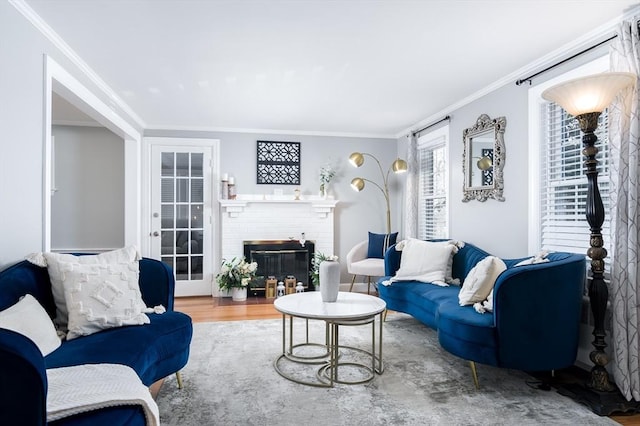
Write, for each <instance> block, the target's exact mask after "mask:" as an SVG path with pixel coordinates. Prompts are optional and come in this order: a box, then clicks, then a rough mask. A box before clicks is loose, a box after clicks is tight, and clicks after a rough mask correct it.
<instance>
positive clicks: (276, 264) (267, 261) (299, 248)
mask: <svg viewBox="0 0 640 426" xmlns="http://www.w3.org/2000/svg"><path fill="white" fill-rule="evenodd" d="M243 246H244V257H245V258H246V259H247V260H248V261H249V262H256V263H257V264H258V269H257V272H256V279H255V280H254V282H253V283H252V284H251V290H250V291H252V292H254V293H256V295H257V294H258V293H260V294H261V295H266V296H270V294H269V293H266V281H267V280H268V279H269V278H270V277H275V279H276V281H278V282H280V281H282V282H285V280H287V278H289V280H290V279H291V276H293V277H295V282H296V283H297V282H301V283H302V286H303V287H304V289H305V291H308V290H314V289H315V288H314V286H313V283H312V281H311V272H312V268H313V265H312V260H313V256H314V254H315V242H314V241H309V240H306V241H299V240H261V241H243ZM265 293H266V294H265Z"/></svg>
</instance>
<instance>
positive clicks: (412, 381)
mask: <svg viewBox="0 0 640 426" xmlns="http://www.w3.org/2000/svg"><path fill="white" fill-rule="evenodd" d="M295 321H296V322H295V323H294V330H295V331H296V337H297V338H298V339H302V338H303V335H302V334H301V333H299V332H303V331H304V321H303V320H299V319H298V320H295ZM323 324H324V323H322V322H319V321H310V328H311V332H310V336H311V339H310V340H312V341H317V342H323V341H324V325H323ZM281 333H282V320H254V321H234V322H215V323H197V324H194V336H193V342H192V344H191V357H190V360H189V363H188V364H187V366H186V367H185V368H184V370H183V371H182V376H183V380H184V389H182V390H179V389H177V385H176V381H175V376H172V377H170V378H168V379H167V380H166V381H165V383H164V385H163V386H162V389H161V390H160V393H159V395H158V398H157V402H158V405H159V408H160V418H161V422H162V424H163V425H176V426H177V425H180V426H185V425H539V424H543V425H576V424H582V425H608V424H617V423H616V422H614V421H612V420H610V419H609V418H607V417H599V416H597V415H595V414H593V413H592V412H591V411H590V410H589V409H588V408H587V407H585V406H582V405H580V404H578V403H576V402H574V401H572V400H571V399H569V398H566V397H564V396H562V395H560V394H558V393H557V392H555V391H553V390H551V391H544V390H539V389H536V388H534V387H531V386H529V385H528V384H527V382H528V381H529V382H530V381H533V379H532V378H531V377H530V376H529V375H527V374H525V373H523V372H520V371H513V370H503V369H497V368H493V367H488V366H485V365H480V364H478V365H477V366H478V376H479V380H480V389H479V390H476V388H475V386H474V385H473V380H472V377H471V372H470V369H469V364H468V363H467V362H466V361H464V360H461V359H459V358H456V357H454V356H452V355H450V354H449V353H447V352H446V351H444V350H443V349H441V348H440V347H439V345H438V343H437V336H436V333H435V332H434V331H433V330H431V329H430V328H428V327H426V326H424V325H422V324H420V323H419V322H417V321H415V320H414V319H413V318H411V317H409V316H406V315H403V314H398V313H392V314H389V316H388V319H387V322H386V323H385V324H384V331H383V352H384V353H383V358H384V361H385V371H384V373H383V374H382V375H376V377H375V379H374V380H373V381H371V382H369V383H367V384H362V385H342V384H338V385H336V386H335V387H334V388H317V387H311V386H305V385H300V384H297V383H294V382H291V381H289V380H286V379H285V378H283V377H281V376H280V375H279V374H278V373H277V372H276V371H275V369H274V367H273V361H274V360H275V359H276V358H277V356H278V355H280V354H281V353H282V334H281ZM298 341H302V340H298ZM370 341H371V326H360V327H341V329H340V343H341V344H348V345H353V346H357V347H362V348H369V347H370ZM344 352H345V353H344V357H345V359H346V357H348V356H353V357H354V358H355V357H357V356H359V355H350V354H349V353H348V351H346V350H345V351H344ZM286 366H289V364H286ZM317 368H318V367H317V366H308V365H304V366H298V365H295V366H293V367H291V369H290V370H289V371H288V372H289V373H290V374H295V375H296V377H298V376H297V375H301V377H300V378H305V377H304V376H305V375H308V378H310V379H313V378H314V377H315V372H316V370H317ZM345 371H346V368H345ZM352 374H353V375H354V376H357V375H358V374H360V372H359V371H358V370H354V371H353V372H352Z"/></svg>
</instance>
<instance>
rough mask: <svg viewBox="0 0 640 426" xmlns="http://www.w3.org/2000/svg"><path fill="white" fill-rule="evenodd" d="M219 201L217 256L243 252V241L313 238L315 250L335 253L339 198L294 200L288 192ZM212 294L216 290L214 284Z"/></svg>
mask: <svg viewBox="0 0 640 426" xmlns="http://www.w3.org/2000/svg"><path fill="white" fill-rule="evenodd" d="M219 202H220V240H221V241H220V255H221V256H220V257H221V258H222V259H232V258H234V257H240V256H243V255H244V246H243V241H256V240H296V241H299V240H300V239H301V238H304V239H306V240H307V241H314V242H315V251H316V252H320V253H326V254H331V253H335V248H334V216H335V212H336V210H337V204H338V200H334V199H323V198H320V197H317V196H315V197H314V196H306V197H302V199H301V200H294V199H293V196H291V195H289V196H288V197H287V196H286V195H263V194H260V195H245V194H242V195H238V198H236V199H235V200H219ZM214 286H215V287H214V295H217V294H218V288H217V285H216V284H214Z"/></svg>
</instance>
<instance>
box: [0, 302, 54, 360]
mask: <svg viewBox="0 0 640 426" xmlns="http://www.w3.org/2000/svg"><path fill="white" fill-rule="evenodd" d="M0 328H6V329H8V330H13V331H15V332H16V333H20V334H22V335H24V336H26V337H28V338H29V339H31V341H33V343H35V344H36V346H37V347H38V349H40V352H42V356H47V355H49V354H50V353H51V352H53V351H55V350H56V349H58V347H59V346H60V344H61V342H60V338H59V337H58V334H57V333H56V328H55V327H54V325H53V321H51V318H49V314H47V311H45V310H44V308H43V307H42V305H40V303H39V302H38V301H37V300H36V298H35V297H33V296H32V295H30V294H27V295H24V296H23V297H22V298H20V300H19V301H18V302H17V303H16V304H15V305H13V306H11V307H9V308H7V309H5V310H4V311H2V312H0Z"/></svg>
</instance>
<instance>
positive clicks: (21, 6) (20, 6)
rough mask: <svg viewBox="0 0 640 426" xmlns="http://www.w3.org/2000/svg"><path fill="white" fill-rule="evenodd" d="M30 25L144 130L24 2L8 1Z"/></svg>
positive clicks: (89, 68) (138, 119)
mask: <svg viewBox="0 0 640 426" xmlns="http://www.w3.org/2000/svg"><path fill="white" fill-rule="evenodd" d="M9 4H11V5H12V6H13V7H15V8H16V9H17V10H18V12H20V13H21V14H22V15H23V16H24V17H25V18H26V19H27V20H28V21H29V22H31V24H32V25H33V26H34V27H36V29H38V30H39V31H40V32H41V33H42V34H43V35H44V36H45V38H46V39H47V40H49V41H50V42H51V43H52V44H53V45H54V46H55V47H56V48H58V49H59V50H60V51H61V52H62V53H63V54H64V56H66V57H67V59H69V60H70V61H71V62H72V63H73V64H74V65H75V66H77V67H78V68H79V69H80V71H81V72H82V73H83V74H84V75H86V76H87V78H88V79H89V80H90V81H91V82H92V83H93V84H95V85H96V87H97V88H98V89H100V90H101V91H102V92H103V93H104V94H105V95H107V96H108V97H109V99H110V100H111V101H112V102H113V103H114V104H115V105H117V106H118V107H119V108H120V109H121V110H122V111H123V112H125V113H126V114H127V115H128V116H129V117H131V119H133V120H134V121H135V122H136V124H137V125H138V126H140V128H145V127H146V125H145V122H144V121H143V120H142V118H140V117H139V116H138V114H136V113H135V112H134V111H133V109H131V107H130V106H129V105H127V104H126V103H125V102H124V101H123V100H122V98H120V97H119V96H118V95H117V94H116V92H114V91H113V89H111V87H109V85H108V84H107V83H106V82H105V81H104V80H103V79H102V78H100V76H98V74H97V73H96V72H95V71H93V69H91V67H90V66H89V65H88V64H87V63H86V62H85V61H84V60H83V59H82V58H81V57H80V56H79V55H78V54H77V53H76V52H75V51H74V50H73V49H72V48H71V47H70V46H69V45H68V44H67V43H66V42H65V41H64V40H63V39H62V37H60V36H59V35H58V33H56V32H55V31H54V30H53V28H51V27H50V26H49V25H48V24H47V23H46V22H45V21H44V20H43V19H42V18H41V17H40V15H38V14H37V13H36V12H35V11H34V10H33V9H32V8H31V7H30V6H29V5H28V4H27V3H26V2H25V1H24V0H9Z"/></svg>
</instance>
